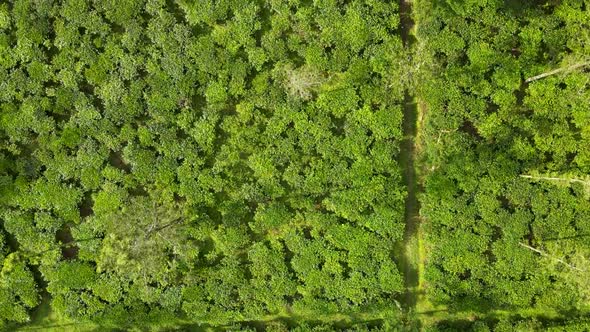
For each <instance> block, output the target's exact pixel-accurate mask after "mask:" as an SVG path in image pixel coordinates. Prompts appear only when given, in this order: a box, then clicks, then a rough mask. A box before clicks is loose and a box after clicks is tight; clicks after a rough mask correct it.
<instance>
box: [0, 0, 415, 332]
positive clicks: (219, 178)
mask: <svg viewBox="0 0 590 332" xmlns="http://www.w3.org/2000/svg"><path fill="white" fill-rule="evenodd" d="M398 25H399V15H398V11H397V4H395V3H393V2H380V1H373V0H367V1H351V2H348V3H345V4H343V3H340V2H337V1H328V2H325V3H322V2H308V1H303V2H300V1H288V2H281V1H262V2H261V1H233V0H232V1H192V0H187V1H163V0H147V1H132V0H130V1H112V0H93V1H87V0H71V1H57V2H55V1H36V0H35V1H33V0H25V1H10V2H8V3H6V4H4V3H3V4H0V80H1V81H2V82H3V83H2V88H1V89H0V104H1V106H0V194H1V195H0V218H1V220H2V229H3V230H5V231H6V232H7V234H9V235H10V239H14V242H15V244H14V248H12V249H14V250H12V251H11V252H10V255H13V256H14V257H17V256H18V257H19V259H20V260H19V263H18V264H20V265H18V268H15V269H13V270H12V271H15V272H14V273H16V271H21V270H22V271H25V272H23V273H29V272H28V271H29V270H31V269H32V268H31V266H33V265H34V266H38V270H39V272H40V276H39V278H38V280H45V281H46V282H47V284H48V285H47V288H46V290H47V292H48V293H49V296H50V298H51V309H52V311H53V312H54V313H55V314H56V315H57V316H59V317H61V318H64V319H74V320H76V321H87V320H89V321H94V322H96V323H99V324H101V325H103V326H105V327H118V328H123V329H132V328H134V327H139V328H146V327H150V328H157V327H166V326H172V325H174V324H176V323H178V322H180V321H182V322H184V323H195V322H198V323H201V322H209V323H211V324H214V325H226V324H228V323H231V322H236V321H243V320H244V319H250V320H264V319H266V318H267V317H270V316H273V315H282V314H284V313H286V312H291V311H293V310H296V311H300V312H306V313H307V312H309V313H312V314H322V315H328V314H332V313H333V314H336V313H339V312H347V313H351V314H352V313H357V312H358V313H362V312H365V311H367V310H369V309H371V308H373V307H374V306H380V307H384V306H387V305H395V303H397V302H395V301H394V300H393V298H394V297H395V296H399V295H400V294H401V293H402V292H403V278H402V277H401V275H400V272H399V271H398V269H397V266H396V264H395V263H394V262H393V261H392V260H391V255H390V254H391V252H393V251H395V250H396V244H397V243H398V242H399V241H400V240H401V237H402V233H403V228H404V224H403V202H404V198H405V195H406V194H405V190H404V189H403V188H402V185H401V176H400V171H399V166H398V164H397V161H396V160H397V159H396V158H397V153H398V150H399V148H398V145H399V141H400V140H401V139H402V131H401V121H402V114H401V109H400V107H399V105H400V103H401V101H402V94H401V91H403V86H401V85H399V84H397V85H396V86H395V87H394V86H393V84H392V82H393V81H394V80H395V78H392V77H400V76H403V74H401V73H402V72H403V68H397V67H396V68H393V69H392V68H390V67H391V66H392V63H396V64H397V63H401V60H399V59H400V58H402V57H403V56H404V55H403V54H402V53H403V52H402V48H401V44H402V43H401V41H400V40H399V37H398V36H397V31H398V28H399V27H398ZM391 50H394V51H395V52H394V53H390V51H391ZM390 69H391V70H390ZM392 75H393V76H392ZM398 85H399V86H398ZM386 86H388V87H387V88H386ZM390 90H395V93H393V94H391V93H390V92H391V91H390ZM347 233H348V234H355V235H356V237H358V239H356V238H355V237H354V236H353V237H349V238H347ZM324 236H326V237H327V238H324ZM360 238H362V239H363V240H364V241H369V242H371V244H370V245H365V244H364V243H362V242H361V241H360V240H359V239H360ZM7 253H8V251H7ZM13 256H10V257H13ZM7 257H8V256H7ZM364 257H371V258H369V259H366V258H364ZM6 273H7V274H6V276H9V275H10V274H8V272H6ZM19 273H20V272H19ZM29 274H30V273H29ZM14 276H16V274H15V275H14ZM3 278H4V272H3ZM7 278H9V277H7ZM21 279H22V280H23V281H22V282H23V284H19V285H18V287H16V286H15V287H12V288H14V289H12V288H10V287H8V286H7V287H8V288H7V287H4V286H2V287H3V288H2V294H1V296H2V301H3V302H2V305H1V308H2V310H8V309H9V308H5V307H6V305H5V304H4V303H5V302H6V303H8V302H10V301H15V303H17V305H16V306H14V307H13V308H12V309H10V310H17V311H18V313H17V312H16V311H15V312H14V313H12V312H11V313H8V312H6V313H3V314H2V315H3V316H2V317H3V318H4V319H8V318H10V316H11V315H12V316H14V319H13V320H17V321H25V320H26V319H27V317H28V313H29V312H28V311H29V310H31V309H32V308H34V307H35V306H36V305H37V302H36V301H32V297H31V296H32V295H30V294H36V293H33V291H34V285H35V282H34V281H33V279H32V278H31V277H30V275H27V276H26V277H25V276H22V278H21ZM11 280H12V279H11ZM29 281H30V282H29ZM6 282H8V283H9V282H11V281H6ZM25 283H26V285H25ZM3 285H4V284H3ZM7 285H8V284H7ZM11 285H12V284H11ZM25 286H26V287H25ZM19 287H20V288H19ZM21 288H22V289H23V291H22V292H20V290H19V289H21ZM19 292H20V293H19ZM35 296H36V295H35ZM7 301H8V302H7Z"/></svg>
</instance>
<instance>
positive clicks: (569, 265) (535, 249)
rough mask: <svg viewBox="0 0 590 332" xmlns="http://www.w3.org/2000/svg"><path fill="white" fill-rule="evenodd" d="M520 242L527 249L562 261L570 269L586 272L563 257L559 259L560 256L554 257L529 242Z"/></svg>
mask: <svg viewBox="0 0 590 332" xmlns="http://www.w3.org/2000/svg"><path fill="white" fill-rule="evenodd" d="M518 244H520V245H521V246H522V247H524V248H526V249H528V250H532V251H534V252H536V253H538V254H539V255H541V256H544V257H548V258H551V259H553V260H554V261H557V262H559V263H561V264H563V265H565V266H567V267H569V268H570V269H572V270H576V271H580V272H585V271H584V270H581V269H579V268H577V267H575V266H573V265H571V264H569V263H567V262H566V261H564V260H563V259H559V258H556V257H553V256H551V255H549V254H548V253H546V252H544V251H542V250H539V249H537V248H534V247H531V246H529V245H527V244H524V243H522V242H519V243H518Z"/></svg>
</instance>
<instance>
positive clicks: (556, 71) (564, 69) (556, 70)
mask: <svg viewBox="0 0 590 332" xmlns="http://www.w3.org/2000/svg"><path fill="white" fill-rule="evenodd" d="M587 65H590V61H588V62H581V63H576V64H574V65H571V66H569V67H562V68H557V69H554V70H551V71H548V72H546V73H542V74H539V75H537V76H533V77H529V78H527V79H526V80H525V82H526V83H530V82H532V81H536V80H540V79H542V78H545V77H547V76H551V75H555V74H559V73H561V72H567V71H572V70H576V69H578V68H582V67H584V66H587Z"/></svg>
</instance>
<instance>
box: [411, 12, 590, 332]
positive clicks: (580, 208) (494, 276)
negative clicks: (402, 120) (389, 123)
mask: <svg viewBox="0 0 590 332" xmlns="http://www.w3.org/2000/svg"><path fill="white" fill-rule="evenodd" d="M421 10H422V11H423V12H422V15H424V16H421V18H422V21H421V25H420V27H419V31H418V35H417V37H418V38H419V39H421V40H423V41H424V43H425V45H426V48H425V54H426V55H427V56H429V57H432V58H433V59H435V61H436V63H437V65H438V66H439V68H440V69H439V71H438V72H433V73H432V74H431V79H430V82H426V83H425V84H423V88H422V93H423V96H422V97H423V98H424V99H425V102H426V104H427V106H426V107H427V112H428V115H429V117H428V122H427V124H426V126H425V128H424V133H425V137H424V138H423V141H424V142H425V159H426V165H425V166H424V170H425V178H426V179H425V195H424V196H423V197H422V214H423V215H424V217H425V218H426V220H427V223H426V224H427V225H428V226H427V233H428V245H427V246H428V248H429V253H428V265H427V267H426V271H425V276H426V282H427V283H428V284H429V286H430V287H429V290H428V293H429V294H428V296H429V299H430V300H431V301H433V302H435V303H445V304H448V305H449V306H450V307H451V308H452V309H455V310H461V309H470V310H474V311H479V312H487V311H488V310H490V309H492V308H509V310H518V309H532V308H534V309H536V310H541V311H544V310H557V311H562V312H563V311H576V310H585V308H587V303H588V302H587V293H586V289H587V285H586V284H585V282H584V281H582V280H585V279H587V278H585V277H582V275H586V274H587V272H584V271H585V270H586V264H585V263H584V262H585V261H586V260H587V258H586V257H587V255H588V248H589V247H588V243H587V240H586V238H585V236H587V234H588V212H587V210H588V195H587V192H586V190H585V181H584V179H586V178H587V175H588V172H589V169H588V168H587V167H586V164H585V161H584V160H585V154H586V150H587V149H586V148H585V147H586V146H588V144H589V142H588V141H587V139H586V137H585V134H584V132H585V131H586V129H585V128H586V127H588V124H589V123H588V121H587V120H588V117H587V116H584V117H581V116H580V113H579V112H580V110H581V109H582V108H584V109H586V110H587V104H588V103H587V101H588V92H589V91H590V90H589V89H588V80H587V74H585V73H579V72H576V71H571V72H566V73H563V74H555V75H553V74H552V75H548V76H545V77H543V78H542V79H535V80H531V79H529V78H531V77H534V76H536V75H539V74H541V73H543V72H550V71H551V69H555V68H559V67H564V68H567V67H568V66H571V64H572V63H578V62H579V61H581V59H584V55H585V54H588V53H587V52H588V43H587V40H588V39H587V38H586V39H584V37H581V38H580V35H579V34H578V33H577V32H574V31H577V30H580V29H581V30H585V29H586V27H585V25H583V24H582V23H581V21H579V17H578V16H579V15H581V16H584V17H588V12H587V8H586V9H583V6H581V3H580V2H568V1H564V2H546V3H545V2H514V3H512V2H509V1H444V2H440V3H437V4H430V5H426V4H423V6H422V8H421ZM566 12H567V13H568V14H565V13H566ZM474 15H476V16H477V19H476V20H472V19H471V17H473V16H474ZM557 36H559V37H557ZM582 76H584V77H585V78H584V79H582ZM582 81H583V82H582ZM440 86H445V89H444V90H441V89H440V88H438V87H440ZM586 113H587V112H586ZM510 324H511V323H510ZM510 324H508V325H506V326H504V325H503V324H499V325H498V326H497V329H498V330H507V331H508V330H519V329H521V330H537V329H538V328H539V327H538V326H536V325H535V324H528V323H523V324H520V325H519V324H516V325H510ZM500 326H504V327H501V328H500ZM484 330H485V329H484Z"/></svg>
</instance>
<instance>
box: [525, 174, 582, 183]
mask: <svg viewBox="0 0 590 332" xmlns="http://www.w3.org/2000/svg"><path fill="white" fill-rule="evenodd" d="M520 177H521V178H525V179H533V180H547V181H561V182H568V183H582V184H590V181H585V180H581V179H568V178H558V177H549V176H532V175H520Z"/></svg>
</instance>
